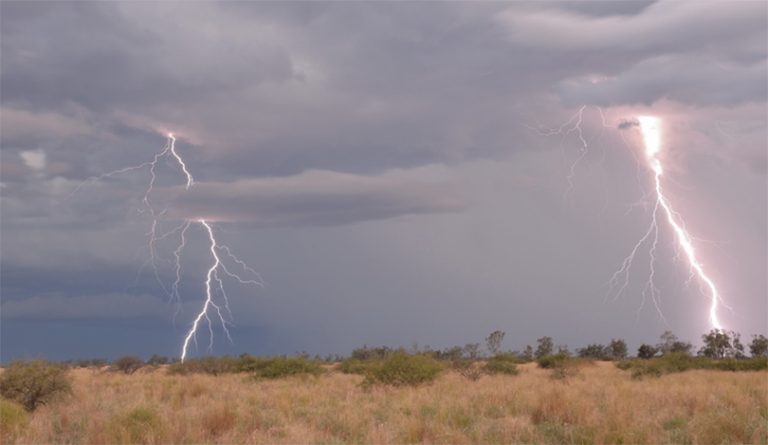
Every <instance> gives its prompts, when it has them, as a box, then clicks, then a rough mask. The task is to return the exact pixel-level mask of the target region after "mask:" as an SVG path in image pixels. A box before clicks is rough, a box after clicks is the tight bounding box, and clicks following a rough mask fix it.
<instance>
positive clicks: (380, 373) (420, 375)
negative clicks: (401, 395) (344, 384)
mask: <svg viewBox="0 0 768 445" xmlns="http://www.w3.org/2000/svg"><path fill="white" fill-rule="evenodd" d="M442 369H443V366H442V364H441V363H440V362H438V361H437V360H435V359H433V358H431V357H425V356H423V355H408V354H406V353H404V352H397V353H395V354H393V355H392V356H391V357H389V358H387V359H386V360H384V361H382V362H381V364H380V365H379V366H376V367H374V368H373V369H371V371H370V372H369V373H368V374H367V375H366V379H365V382H364V383H365V384H372V383H383V384H385V385H395V386H403V385H419V384H421V383H427V382H431V381H433V380H434V379H435V378H436V377H437V375H438V374H439V373H440V371H442Z"/></svg>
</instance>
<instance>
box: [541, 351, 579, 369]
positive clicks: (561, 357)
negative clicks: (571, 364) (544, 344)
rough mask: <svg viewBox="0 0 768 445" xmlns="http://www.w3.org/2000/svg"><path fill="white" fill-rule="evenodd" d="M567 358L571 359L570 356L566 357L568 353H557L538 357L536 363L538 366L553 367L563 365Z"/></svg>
mask: <svg viewBox="0 0 768 445" xmlns="http://www.w3.org/2000/svg"><path fill="white" fill-rule="evenodd" d="M569 360H571V358H570V357H568V354H564V353H558V354H550V355H545V356H543V357H540V358H539V359H537V360H536V363H538V364H539V367H540V368H544V369H554V368H558V367H562V366H565V363H566V362H567V361H569Z"/></svg>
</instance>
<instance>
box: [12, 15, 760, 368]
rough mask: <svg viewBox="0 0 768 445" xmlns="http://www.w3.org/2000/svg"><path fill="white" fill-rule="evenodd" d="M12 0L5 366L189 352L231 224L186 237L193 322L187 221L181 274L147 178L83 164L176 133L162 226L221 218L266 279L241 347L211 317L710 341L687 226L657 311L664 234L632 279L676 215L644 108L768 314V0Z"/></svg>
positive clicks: (742, 290) (706, 235) (749, 299)
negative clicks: (655, 222)
mask: <svg viewBox="0 0 768 445" xmlns="http://www.w3.org/2000/svg"><path fill="white" fill-rule="evenodd" d="M0 13H1V15H0V18H1V20H2V23H1V26H2V27H1V28H0V29H1V32H2V36H1V42H2V43H1V45H2V47H1V50H2V59H1V64H2V73H1V74H2V79H1V80H2V85H1V87H2V89H1V91H0V94H1V95H2V96H1V97H2V114H1V115H0V117H1V119H0V120H1V124H2V128H1V129H2V133H1V137H2V152H1V153H0V161H1V162H2V164H1V166H2V176H1V177H0V182H1V183H2V184H1V188H0V196H2V198H1V201H0V202H1V206H2V207H1V210H2V213H1V214H0V215H1V218H2V234H1V235H2V260H1V262H0V266H1V267H2V269H1V271H2V277H1V278H2V280H1V281H0V291H1V292H2V306H0V307H1V311H0V321H1V322H2V323H1V324H0V329H1V331H0V334H2V337H1V340H2V342H1V346H2V349H1V350H0V358H2V360H9V359H12V358H17V357H39V356H44V357H50V358H54V359H65V358H80V357H107V358H113V357H116V356H120V355H124V354H139V355H143V356H147V355H150V354H153V353H159V354H165V355H172V356H177V355H179V353H180V348H181V343H182V341H183V337H184V334H185V333H186V331H187V330H188V329H189V326H190V323H191V322H192V319H193V317H194V316H195V315H196V313H197V312H198V311H199V309H200V308H201V306H202V303H203V300H204V278H205V273H206V271H207V269H208V268H209V267H210V266H211V264H212V258H211V256H210V252H209V251H208V245H207V242H208V241H207V235H206V233H205V232H204V231H203V230H202V227H201V226H200V225H199V224H193V225H192V226H191V227H190V229H189V231H188V233H187V238H188V243H189V244H188V247H187V249H186V250H185V251H184V252H183V253H184V255H183V259H182V266H183V267H182V275H181V278H182V280H181V285H180V295H181V298H182V300H183V303H182V305H181V307H180V313H179V314H178V316H177V317H176V318H175V319H174V313H175V312H176V310H177V308H176V307H175V306H174V304H172V303H169V298H168V295H167V293H166V289H168V288H170V286H171V283H172V282H173V281H174V278H175V267H174V265H173V263H172V261H171V260H172V259H173V257H174V255H173V253H174V249H175V247H176V244H175V243H177V242H178V238H177V235H178V233H175V234H173V235H169V236H168V237H167V238H165V239H163V240H161V241H158V243H157V246H156V247H157V274H155V273H154V272H153V270H152V267H151V264H148V263H147V260H148V258H149V248H148V241H149V240H148V233H149V231H150V228H151V225H152V218H151V216H150V214H149V211H148V209H147V208H146V207H145V206H144V205H143V204H142V198H143V197H144V194H145V191H146V187H147V184H148V181H149V178H150V176H149V171H148V169H146V168H144V169H139V170H133V171H128V172H125V173H124V174H117V175H114V176H110V177H105V178H102V179H101V180H98V181H87V180H88V178H91V177H94V176H99V175H101V174H103V173H105V172H109V171H113V170H117V169H122V168H124V167H128V166H134V165H141V164H142V163H145V162H148V161H151V160H152V159H153V157H154V156H155V154H157V153H159V152H161V151H162V150H163V147H164V145H165V144H166V134H167V133H168V132H171V131H172V132H173V133H174V134H175V135H176V136H177V138H178V141H177V143H176V150H177V151H178V153H179V154H180V155H181V156H182V157H183V158H184V160H185V162H186V165H187V168H188V169H189V171H190V173H191V174H192V175H193V176H194V178H195V184H194V185H193V186H192V187H191V188H190V189H189V190H186V189H185V188H184V185H185V178H184V175H183V172H182V171H181V170H180V169H179V166H178V165H177V164H176V163H173V162H170V161H171V159H170V158H163V159H161V160H160V162H159V163H158V168H157V178H158V179H157V181H156V183H155V189H154V193H152V194H151V199H152V203H153V205H154V206H155V210H156V211H158V212H160V211H162V210H165V212H164V213H162V215H161V216H160V219H159V222H158V225H159V229H158V230H159V232H166V231H168V230H171V229H172V228H173V227H176V226H178V225H179V224H180V223H181V222H183V220H184V219H185V218H193V219H197V218H206V219H208V220H210V221H213V222H214V225H215V234H216V236H217V239H218V240H219V241H220V242H222V243H225V244H227V245H228V246H229V247H230V248H231V249H232V252H234V253H236V254H237V255H238V256H239V258H240V259H242V260H243V261H245V262H247V263H248V264H249V265H250V266H251V267H253V268H254V269H255V270H256V271H258V273H259V274H260V275H261V277H262V278H263V281H264V286H263V287H262V288H258V287H253V286H248V285H241V284H239V283H236V282H233V281H232V280H227V281H226V282H225V285H226V286H227V291H228V295H229V300H230V307H231V311H232V319H231V321H232V325H231V326H230V333H231V336H232V343H230V342H229V341H228V340H227V339H226V336H225V335H223V332H222V329H221V327H220V326H219V325H217V324H214V326H213V332H214V334H215V336H216V337H215V339H214V343H213V351H212V352H213V353H216V354H225V353H240V352H251V353H258V354H275V353H289V354H290V353H293V352H296V351H302V350H304V351H307V352H310V353H321V354H325V353H348V352H349V351H350V350H351V349H352V348H353V347H356V346H361V345H363V344H368V345H389V346H399V345H403V346H411V345H412V344H414V343H418V344H419V345H422V346H424V345H431V346H432V347H439V348H443V347H447V346H451V345H455V344H464V343H468V342H481V341H482V339H483V338H484V337H485V336H486V335H487V334H488V333H489V332H491V331H493V330H497V329H498V330H503V331H506V332H507V336H506V338H505V343H504V345H503V346H504V348H506V349H522V348H523V347H524V346H525V345H526V344H529V343H533V342H535V340H536V338H538V337H541V336H543V335H549V336H552V337H554V338H555V342H556V343H558V344H568V345H569V346H571V347H572V348H573V347H578V346H583V345H584V344H586V343H590V342H608V341H609V340H610V339H611V338H617V337H618V338H625V339H627V340H628V341H629V343H630V347H631V348H633V350H634V348H636V347H637V346H638V345H639V343H640V342H655V341H656V340H657V338H658V336H659V334H660V333H661V332H662V331H664V330H667V329H669V330H672V331H674V332H675V333H676V334H678V336H680V337H682V338H684V339H687V340H692V341H694V342H696V341H697V340H698V338H699V336H700V335H701V334H702V333H703V332H705V331H707V330H708V329H709V328H710V325H709V322H708V316H707V310H708V307H709V296H708V295H707V294H706V293H705V292H702V289H701V287H700V286H699V283H698V282H697V281H696V280H695V279H694V280H693V281H690V280H688V278H689V277H688V274H689V268H688V265H687V263H686V260H685V258H684V256H681V255H680V253H679V252H678V251H677V250H676V249H674V245H675V239H674V237H673V233H672V232H671V230H670V229H669V227H668V226H665V225H664V224H660V233H659V243H658V248H657V249H656V258H657V261H656V263H655V270H656V273H655V275H656V287H657V288H658V290H659V301H658V306H659V310H657V309H656V307H655V305H654V304H653V302H652V301H650V300H649V299H648V298H647V297H646V298H644V297H643V289H644V288H645V286H646V281H647V279H648V275H649V256H648V255H649V253H648V251H649V246H648V245H647V244H646V245H644V246H643V247H641V248H640V249H639V251H638V254H637V257H636V261H635V262H634V263H633V268H632V270H631V271H630V273H629V275H628V280H629V284H628V286H627V288H626V289H625V291H624V292H623V293H622V294H621V295H615V294H614V293H611V288H610V286H607V283H608V281H609V280H610V278H611V276H612V275H613V273H614V272H615V271H616V270H617V269H618V268H620V267H621V264H622V261H623V260H624V258H625V257H626V255H627V254H629V253H630V252H631V251H632V248H633V246H634V245H635V243H636V242H637V241H638V240H639V239H640V238H641V237H642V236H643V234H644V233H645V231H646V230H647V227H648V224H649V223H650V221H651V217H652V210H653V202H654V197H653V194H652V193H650V192H651V191H652V189H651V187H652V182H651V180H652V178H651V176H650V172H649V170H648V169H647V168H646V166H645V165H644V164H643V146H642V139H641V138H640V132H639V131H638V127H637V125H635V124H634V123H635V122H636V116H638V115H654V116H658V117H659V118H661V121H662V131H663V135H662V145H663V149H662V150H663V157H662V159H663V162H664V167H665V173H664V177H663V179H664V182H663V186H664V190H665V191H666V193H667V194H668V197H669V200H670V203H671V204H672V206H673V207H674V208H675V210H676V211H677V213H678V216H679V218H681V219H682V220H683V221H684V224H685V227H686V228H687V229H688V230H689V231H690V232H691V234H692V236H693V237H694V238H695V244H696V248H697V254H698V255H700V258H701V261H702V263H703V264H704V269H705V271H706V272H707V273H708V274H709V275H710V276H711V278H712V279H713V280H714V281H715V283H717V286H718V288H719V290H720V292H721V293H722V296H723V299H724V300H725V302H726V303H727V304H728V305H729V306H730V308H731V309H730V310H729V309H726V308H724V309H723V310H722V311H721V313H720V318H721V320H722V322H723V324H724V326H725V327H726V328H727V329H733V330H736V331H739V332H741V333H742V334H743V335H744V336H745V337H749V336H751V335H752V334H757V333H766V331H768V328H767V325H768V285H767V283H766V270H768V264H767V259H766V257H767V256H768V255H767V254H766V250H767V249H768V239H767V235H766V227H768V218H767V216H766V214H767V211H766V202H767V197H766V194H767V192H766V189H767V187H766V175H767V173H768V155H767V150H766V145H767V137H766V121H767V120H768V117H767V116H766V100H767V92H766V90H767V88H768V71H767V67H768V65H767V64H766V56H767V53H768V48H767V45H768V44H767V43H766V42H768V33H767V29H768V18H767V17H768V6H767V5H766V3H765V2H762V1H756V2H735V1H728V2H683V1H659V2H648V1H637V2H635V1H622V2H602V1H601V2H524V1H520V2H507V3H493V2H480V3H472V2H446V3H436V2H412V3H409V2H392V3H387V2H367V3H362V2H360V3H350V2H329V3H324V2H308V3H302V2H290V3H277V2H276V3H269V2H260V3H256V2H229V3H226V2H223V3H222V2H213V3H206V2H194V3H190V2H188V3H174V2H156V3H153V2H99V3H89V2H76V3H66V2H59V1H57V2H52V3H46V2H13V1H3V2H2V3H0ZM569 120H570V123H569V124H568V125H565V126H563V127H561V126H562V125H563V124H565V123H568V122H569ZM578 122H581V125H580V129H581V136H582V138H583V140H584V142H582V140H581V139H582V138H580V137H579V136H580V134H579V131H577V129H576V128H575V127H574V125H576V124H577V123H578ZM559 128H561V129H562V130H563V131H560V132H558V131H557V130H558V129H559ZM569 129H573V130H574V131H570V132H568V131H567V130H569ZM585 143H586V145H585ZM84 181H86V182H85V183H84ZM73 192H74V193H73ZM614 290H615V289H614ZM217 297H218V298H220V296H218V294H217ZM662 314H663V316H662ZM199 344H200V347H199V348H198V349H194V348H193V349H192V350H191V354H192V355H199V354H206V353H208V351H207V350H206V347H207V345H208V335H207V329H203V331H202V333H201V335H200V337H199Z"/></svg>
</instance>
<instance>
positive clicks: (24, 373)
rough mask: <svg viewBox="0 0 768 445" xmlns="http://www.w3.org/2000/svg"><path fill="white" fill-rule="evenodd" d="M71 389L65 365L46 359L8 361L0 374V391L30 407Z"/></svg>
mask: <svg viewBox="0 0 768 445" xmlns="http://www.w3.org/2000/svg"><path fill="white" fill-rule="evenodd" d="M70 391H71V380H70V378H69V376H68V375H67V368H66V367H64V366H61V365H57V364H54V363H50V362H48V361H46V360H33V361H18V362H12V363H11V364H10V365H9V366H8V367H7V368H6V369H5V371H3V374H2V376H0V395H2V396H3V397H5V398H6V399H9V400H13V401H14V402H17V403H19V404H21V405H22V406H24V408H26V410H27V411H34V410H35V408H37V407H38V406H40V405H45V404H46V403H49V402H51V401H53V400H54V399H56V398H57V397H60V396H62V395H65V394H68V393H69V392H70Z"/></svg>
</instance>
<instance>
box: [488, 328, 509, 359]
mask: <svg viewBox="0 0 768 445" xmlns="http://www.w3.org/2000/svg"><path fill="white" fill-rule="evenodd" d="M504 335H505V332H503V331H493V332H491V333H490V334H489V335H488V337H486V338H485V345H486V346H487V347H488V352H490V353H491V355H498V354H499V353H500V352H501V342H502V341H504Z"/></svg>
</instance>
